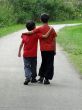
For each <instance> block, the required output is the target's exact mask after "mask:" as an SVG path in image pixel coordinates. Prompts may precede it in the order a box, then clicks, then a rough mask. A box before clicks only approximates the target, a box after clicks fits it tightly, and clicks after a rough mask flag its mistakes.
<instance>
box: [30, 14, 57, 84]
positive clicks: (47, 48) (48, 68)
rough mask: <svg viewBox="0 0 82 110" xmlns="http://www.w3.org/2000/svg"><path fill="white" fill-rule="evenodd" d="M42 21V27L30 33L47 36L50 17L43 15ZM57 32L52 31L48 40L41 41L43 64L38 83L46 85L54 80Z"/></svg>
mask: <svg viewBox="0 0 82 110" xmlns="http://www.w3.org/2000/svg"><path fill="white" fill-rule="evenodd" d="M40 19H41V21H42V23H43V25H42V26H40V27H39V28H37V29H35V30H34V31H31V32H29V34H31V33H42V34H45V33H46V32H47V31H48V30H49V25H48V20H49V15H48V14H46V13H43V14H42V15H41V18H40ZM56 36H57V34H56V32H55V30H54V29H52V31H51V33H50V36H49V37H48V38H46V39H40V50H41V57H42V63H41V67H40V69H39V76H40V78H39V79H38V82H40V83H43V80H44V78H45V80H44V84H50V82H49V80H51V79H52V78H53V74H54V55H55V54H56Z"/></svg>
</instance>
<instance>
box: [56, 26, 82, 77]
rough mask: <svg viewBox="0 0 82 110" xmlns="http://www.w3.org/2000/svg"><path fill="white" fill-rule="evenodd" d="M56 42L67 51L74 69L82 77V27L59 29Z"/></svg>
mask: <svg viewBox="0 0 82 110" xmlns="http://www.w3.org/2000/svg"><path fill="white" fill-rule="evenodd" d="M57 42H58V43H59V44H60V46H62V47H63V48H64V50H65V51H67V53H68V55H69V57H70V58H71V60H72V62H73V63H74V65H75V67H76V68H77V69H78V70H79V72H80V73H81V75H82V25H79V26H72V27H66V28H63V29H61V30H60V31H59V33H58V39H57Z"/></svg>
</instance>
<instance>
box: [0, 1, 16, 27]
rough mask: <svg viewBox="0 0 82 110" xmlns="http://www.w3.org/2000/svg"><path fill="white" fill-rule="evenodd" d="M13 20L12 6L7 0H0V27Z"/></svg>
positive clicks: (11, 22)
mask: <svg viewBox="0 0 82 110" xmlns="http://www.w3.org/2000/svg"><path fill="white" fill-rule="evenodd" d="M14 22H15V20H14V16H13V6H12V5H10V3H9V2H8V1H5V0H2V1H0V27H3V26H5V25H9V24H13V23H14Z"/></svg>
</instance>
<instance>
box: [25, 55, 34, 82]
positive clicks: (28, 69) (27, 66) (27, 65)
mask: <svg viewBox="0 0 82 110" xmlns="http://www.w3.org/2000/svg"><path fill="white" fill-rule="evenodd" d="M23 59H24V70H25V77H26V79H28V80H30V79H31V75H32V72H31V62H30V59H29V58H25V57H24V58H23Z"/></svg>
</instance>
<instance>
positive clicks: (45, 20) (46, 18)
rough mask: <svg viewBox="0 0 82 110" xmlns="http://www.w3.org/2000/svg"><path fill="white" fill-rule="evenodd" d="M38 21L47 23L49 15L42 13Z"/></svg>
mask: <svg viewBox="0 0 82 110" xmlns="http://www.w3.org/2000/svg"><path fill="white" fill-rule="evenodd" d="M40 19H41V21H42V22H43V23H48V20H49V15H48V14H47V13H43V14H41V17H40Z"/></svg>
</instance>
